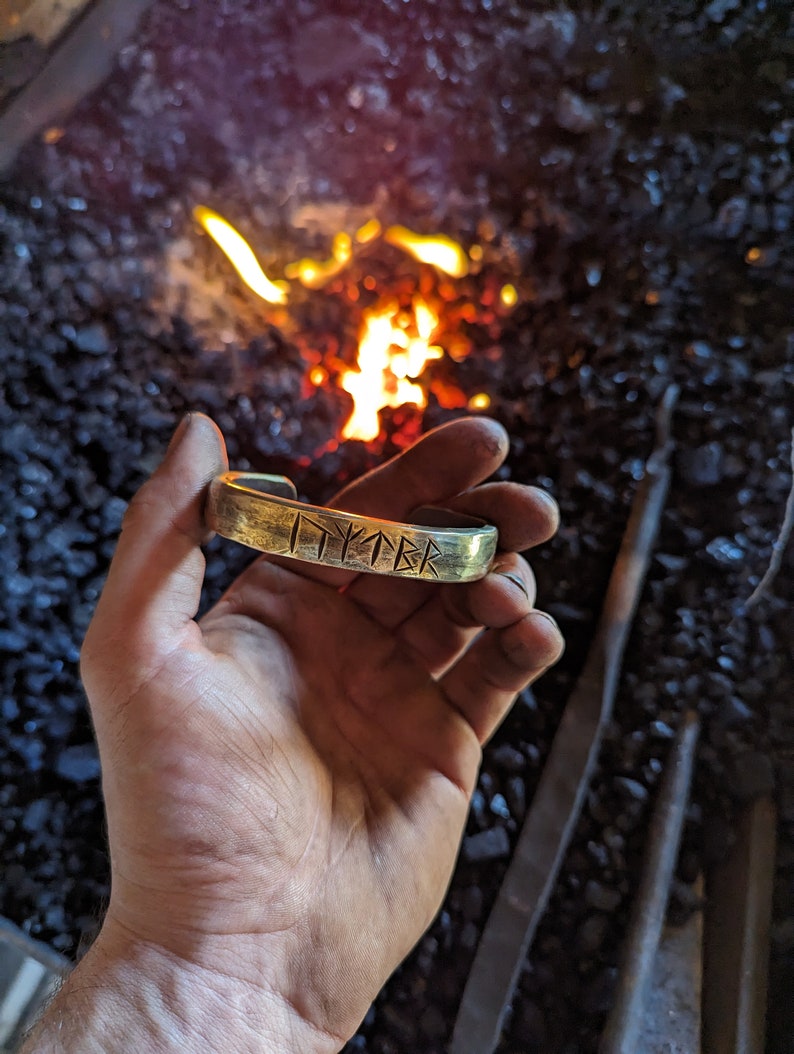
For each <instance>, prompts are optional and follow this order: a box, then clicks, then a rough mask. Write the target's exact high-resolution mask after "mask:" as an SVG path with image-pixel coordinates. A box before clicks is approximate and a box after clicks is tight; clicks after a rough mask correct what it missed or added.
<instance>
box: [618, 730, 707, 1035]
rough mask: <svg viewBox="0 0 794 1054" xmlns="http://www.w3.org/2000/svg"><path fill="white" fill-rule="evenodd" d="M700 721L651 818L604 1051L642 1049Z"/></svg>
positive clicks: (679, 742) (671, 764)
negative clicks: (644, 1025) (639, 1045)
mask: <svg viewBox="0 0 794 1054" xmlns="http://www.w3.org/2000/svg"><path fill="white" fill-rule="evenodd" d="M698 731H699V721H698V718H697V715H696V714H695V713H688V714H686V715H685V717H684V719H683V722H682V724H681V728H680V729H679V731H678V734H677V735H676V739H675V742H674V743H673V747H672V750H671V752H670V757H669V759H668V762H667V767H666V769H665V774H664V779H663V780H662V786H661V790H660V792H659V797H658V800H657V803H656V807H655V809H654V812H653V817H652V818H651V824H650V828H649V832H648V842H647V847H646V850H645V862H644V864H643V870H642V877H641V878H640V885H639V889H638V891H637V896H636V897H635V899H634V904H633V906H632V910H631V917H630V919H629V926H628V932H627V936H626V943H625V946H624V949H623V962H622V965H621V971H620V978H619V981H618V987H617V992H616V993H615V1001H614V1004H613V1006H612V1010H611V1012H610V1014H609V1017H608V1019H607V1024H606V1027H605V1029H604V1035H603V1038H602V1040H601V1045H600V1047H599V1054H637V1039H638V1036H639V1034H640V1032H641V1029H642V1025H643V1015H644V1013H645V1007H646V998H647V995H648V988H649V985H650V981H651V977H652V975H653V972H654V967H655V965H656V957H657V951H658V948H659V940H660V937H661V933H662V927H663V925H664V917H665V912H666V910H667V901H668V899H669V895H670V882H671V880H672V877H673V872H674V870H675V864H676V860H677V858H678V846H679V842H680V840H681V831H682V828H683V825H684V815H685V813H686V806H687V802H688V800H689V787H690V784H691V782H692V770H693V768H694V763H695V750H696V747H697V739H698Z"/></svg>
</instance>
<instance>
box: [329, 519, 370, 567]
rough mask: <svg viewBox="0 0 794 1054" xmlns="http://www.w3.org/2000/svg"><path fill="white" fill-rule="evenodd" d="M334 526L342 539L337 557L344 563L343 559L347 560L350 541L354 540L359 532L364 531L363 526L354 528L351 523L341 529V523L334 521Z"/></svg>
mask: <svg viewBox="0 0 794 1054" xmlns="http://www.w3.org/2000/svg"><path fill="white" fill-rule="evenodd" d="M334 526H335V527H336V533H337V534H338V535H339V537H340V538H341V539H342V552H341V554H340V556H339V559H340V560H341V561H342V563H344V562H345V560H347V551H348V549H349V548H350V545H351V543H352V542H354V541H355V540H356V538H358V536H359V535H360V534H363V533H364V528H363V527H359V528H358V529H356V527H355V524H352V523H349V524H348V525H347V529H346V530H342V525H341V524H339V523H335V524H334Z"/></svg>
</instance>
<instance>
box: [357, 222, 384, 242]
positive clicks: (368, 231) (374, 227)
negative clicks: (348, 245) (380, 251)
mask: <svg viewBox="0 0 794 1054" xmlns="http://www.w3.org/2000/svg"><path fill="white" fill-rule="evenodd" d="M380 232H381V225H380V220H376V219H374V218H373V219H371V220H367V222H366V223H365V224H364V225H363V227H359V228H358V230H357V231H356V241H357V242H358V244H359V245H366V244H367V242H372V241H374V240H375V239H376V238H377V237H378V235H379V234H380Z"/></svg>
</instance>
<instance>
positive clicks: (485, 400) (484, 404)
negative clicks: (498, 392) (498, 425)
mask: <svg viewBox="0 0 794 1054" xmlns="http://www.w3.org/2000/svg"><path fill="white" fill-rule="evenodd" d="M490 405H491V397H490V395H489V394H488V393H487V392H477V394H476V395H472V397H471V399H469V409H470V410H487V409H488V407H489V406H490Z"/></svg>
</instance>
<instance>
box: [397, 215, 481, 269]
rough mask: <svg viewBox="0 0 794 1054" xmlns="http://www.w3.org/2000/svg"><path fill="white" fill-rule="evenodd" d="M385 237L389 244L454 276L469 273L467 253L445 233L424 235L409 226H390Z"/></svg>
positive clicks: (421, 261)
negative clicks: (411, 229)
mask: <svg viewBox="0 0 794 1054" xmlns="http://www.w3.org/2000/svg"><path fill="white" fill-rule="evenodd" d="M383 237H384V239H385V240H386V241H387V242H388V243H389V245H396V246H397V248H398V249H402V250H404V252H407V253H409V255H411V256H413V258H414V259H415V260H419V261H420V263H426V264H430V265H431V266H433V267H435V268H437V270H439V271H443V272H444V274H448V275H451V276H452V277H453V278H463V276H464V275H466V274H468V273H469V261H468V259H467V258H466V253H465V252H464V251H463V249H462V248H461V247H460V246H459V245H458V243H457V242H454V241H453V240H452V239H451V238H447V236H446V235H444V234H434V235H422V234H415V233H414V232H413V231H409V230H408V228H407V227H389V228H388V229H387V230H386V231H385V232H384V235H383Z"/></svg>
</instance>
